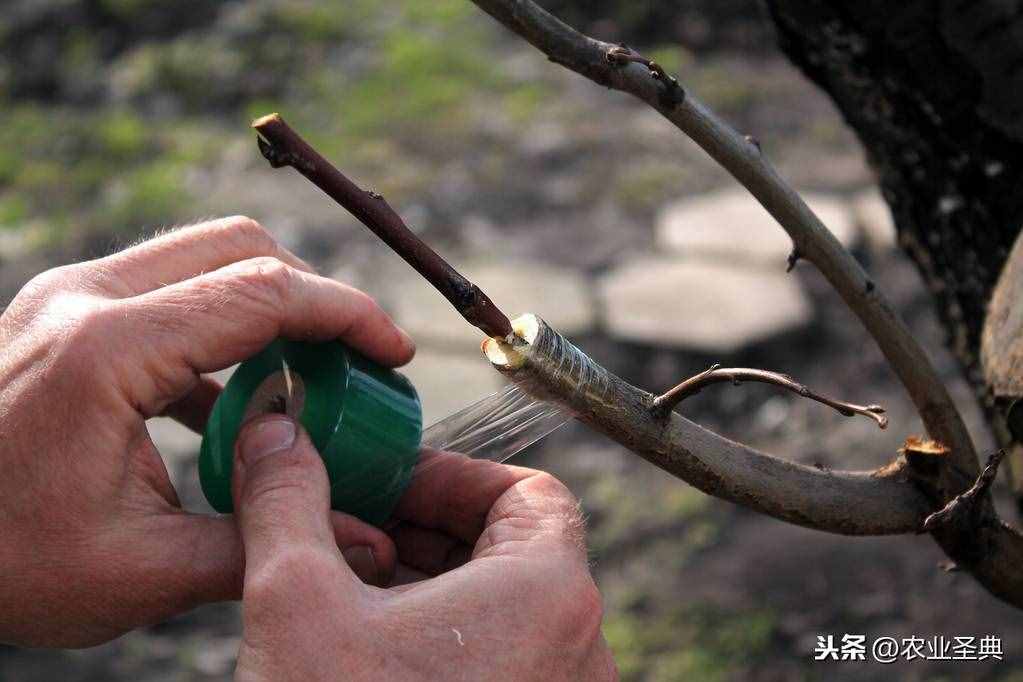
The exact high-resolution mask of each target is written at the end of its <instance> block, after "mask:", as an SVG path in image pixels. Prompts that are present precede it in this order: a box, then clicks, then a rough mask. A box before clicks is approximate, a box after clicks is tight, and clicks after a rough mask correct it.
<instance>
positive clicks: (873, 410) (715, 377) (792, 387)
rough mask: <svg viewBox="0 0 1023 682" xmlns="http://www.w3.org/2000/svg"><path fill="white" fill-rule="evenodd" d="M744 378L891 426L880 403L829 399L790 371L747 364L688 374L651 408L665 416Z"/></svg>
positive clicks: (656, 414)
mask: <svg viewBox="0 0 1023 682" xmlns="http://www.w3.org/2000/svg"><path fill="white" fill-rule="evenodd" d="M744 381H757V382H760V383H764V384H772V385H774V386H780V387H781V388H784V389H785V390H787V391H792V392H793V393H795V394H797V395H800V396H802V397H804V398H809V399H810V400H816V401H817V402H819V403H823V404H824V405H827V406H828V407H830V408H832V409H834V410H835V411H836V412H838V413H840V414H843V415H845V416H846V417H852V416H854V415H857V414H861V415H863V416H864V417H868V418H870V419H873V420H874V421H875V422H877V425H878V426H879V427H880V428H882V429H884V428H887V426H888V417H887V416H886V415H885V413H884V408H883V407H881V406H880V405H856V404H854V403H847V402H844V401H841V400H835V399H834V398H829V397H827V396H825V395H821V394H820V393H815V392H814V391H811V390H810V389H809V388H807V387H806V385H804V384H801V383H799V382H798V381H796V380H795V379H793V378H792V377H790V376H789V375H788V374H781V373H779V372H769V371H767V370H764V369H747V368H745V367H721V366H720V365H713V366H711V368H710V369H707V370H704V371H703V372H700V373H699V374H696V375H694V376H691V377H689V378H688V379H686V380H685V381H683V382H681V383H679V384H678V385H677V386H675V387H674V388H671V389H669V390H667V391H665V392H664V393H662V394H661V395H659V396H657V397H656V398H654V400H653V403H652V404H651V406H650V409H651V410H652V411H653V413H654V416H658V417H663V416H665V415H666V414H667V413H668V412H670V411H671V410H672V409H674V408H675V406H676V405H678V404H679V403H680V402H682V401H683V400H685V399H686V398H688V397H690V396H693V395H696V394H697V393H699V392H700V391H702V390H703V389H704V388H705V387H707V386H710V385H712V384H721V383H730V384H733V385H736V386H738V385H739V384H741V383H742V382H744Z"/></svg>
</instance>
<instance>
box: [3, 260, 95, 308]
mask: <svg viewBox="0 0 1023 682" xmlns="http://www.w3.org/2000/svg"><path fill="white" fill-rule="evenodd" d="M79 270H80V266H79V265H77V264H74V265H61V266H60V267H56V268H52V269H50V270H46V271H45V272H41V273H39V274H38V275H36V276H35V277H33V278H32V279H30V280H29V281H28V283H27V284H25V286H24V287H22V289H21V292H20V293H19V294H18V298H19V299H26V300H28V299H36V300H42V299H46V298H48V297H50V296H52V295H53V294H56V293H57V292H60V291H64V290H67V289H70V288H71V287H72V285H73V284H74V282H75V281H76V280H77V279H78V271H79Z"/></svg>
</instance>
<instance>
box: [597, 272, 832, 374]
mask: <svg viewBox="0 0 1023 682" xmlns="http://www.w3.org/2000/svg"><path fill="white" fill-rule="evenodd" d="M599 289H600V294H601V299H602V302H603V306H604V316H605V320H606V322H607V326H608V331H609V332H610V333H611V334H612V335H614V336H616V337H618V338H622V339H627V340H630V341H638V342H643V343H650V344H653V345H658V346H666V347H677V348H687V349H692V350H699V351H703V352H706V353H710V354H715V355H722V354H725V353H730V352H733V351H735V350H738V349H740V348H742V347H744V346H747V345H750V344H752V343H755V342H757V341H762V340H764V339H766V338H769V337H771V336H773V335H776V334H779V333H781V332H785V331H790V330H793V329H797V328H799V327H801V326H803V325H805V324H807V323H809V322H810V320H811V318H812V315H813V310H812V308H811V305H810V301H809V300H808V298H807V296H806V294H805V293H804V292H803V289H802V288H801V287H800V286H799V283H798V281H797V280H796V279H795V278H793V277H792V276H791V275H786V274H785V273H784V272H783V271H781V270H779V271H778V272H771V271H768V270H756V269H751V268H749V267H743V266H741V265H729V264H724V263H708V262H697V261H678V260H667V259H662V258H650V257H646V258H638V259H636V260H632V261H629V262H626V263H624V264H622V265H621V266H619V267H617V268H615V269H614V270H612V271H611V272H610V273H609V274H608V275H606V276H605V277H604V278H603V279H602V281H601V282H600V287H599Z"/></svg>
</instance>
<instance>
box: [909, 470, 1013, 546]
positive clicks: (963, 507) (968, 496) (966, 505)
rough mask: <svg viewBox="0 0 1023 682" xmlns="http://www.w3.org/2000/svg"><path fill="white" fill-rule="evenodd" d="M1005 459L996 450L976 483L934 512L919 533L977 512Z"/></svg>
mask: <svg viewBox="0 0 1023 682" xmlns="http://www.w3.org/2000/svg"><path fill="white" fill-rule="evenodd" d="M1004 458H1005V450H998V451H996V452H994V453H992V454H991V456H990V457H988V460H987V465H986V466H985V467H984V470H983V471H982V472H980V476H978V477H977V481H976V482H975V483H974V484H973V485H972V486H971V487H970V489H969V490H967V491H966V492H965V493H961V494H959V495H956V496H955V497H954V498H952V500H951V501H950V502H949V503H948V504H946V505H945V506H944V507H942V508H941V509H939V510H938V511H936V512H934V513H933V514H931V515H930V516H928V517H927V518H926V519H925V520H924V525H923V528H921V532H925V533H926V532H930V531H932V530H934V529H935V528H937V527H938V526H941V525H944V524H946V523H950V522H952V521H954V520H956V519H958V518H960V517H962V516H963V515H965V514H969V513H971V512H974V511H977V510H978V508H979V507H980V506H981V505H979V504H978V502H980V501H981V498H982V497H983V495H984V494H985V493H986V492H987V491H988V489H989V488H990V487H991V484H992V483H993V482H994V480H995V476H996V475H997V474H998V466H999V465H1000V464H1001V463H1002V460H1003V459H1004Z"/></svg>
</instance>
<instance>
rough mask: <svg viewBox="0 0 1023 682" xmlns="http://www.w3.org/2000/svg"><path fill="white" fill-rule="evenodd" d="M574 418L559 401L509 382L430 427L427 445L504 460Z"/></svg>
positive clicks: (495, 460)
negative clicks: (534, 396)
mask: <svg viewBox="0 0 1023 682" xmlns="http://www.w3.org/2000/svg"><path fill="white" fill-rule="evenodd" d="M571 418H572V415H571V414H570V413H569V412H568V411H566V410H564V409H562V408H561V407H559V406H558V405H555V404H552V403H548V402H544V401H542V400H537V399H535V398H533V397H532V396H530V395H529V394H528V393H526V392H525V391H523V390H522V389H521V388H519V387H518V386H515V385H508V386H505V387H504V388H502V389H501V390H499V391H497V392H496V393H494V394H492V395H490V396H487V397H486V398H483V399H482V400H480V401H478V402H476V403H473V404H472V405H469V406H468V407H466V408H464V409H462V410H460V411H458V412H456V413H454V414H452V415H450V416H448V417H446V418H445V419H443V420H441V421H439V422H437V423H436V424H433V425H432V426H430V427H429V428H427V429H426V430H425V431H424V432H423V446H424V447H429V448H434V449H436V450H449V451H452V452H460V453H462V454H464V455H467V456H469V457H472V458H473V459H488V460H491V461H494V462H503V461H505V460H507V459H508V458H509V457H512V456H513V455H515V454H517V453H519V452H521V451H522V450H524V449H525V448H527V447H529V446H530V445H532V444H533V443H535V442H536V441H538V440H540V439H541V438H543V437H544V436H546V435H547V434H549V433H551V432H552V431H554V430H555V429H557V428H559V427H560V426H562V425H563V424H565V423H566V422H567V421H568V420H569V419H571Z"/></svg>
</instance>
